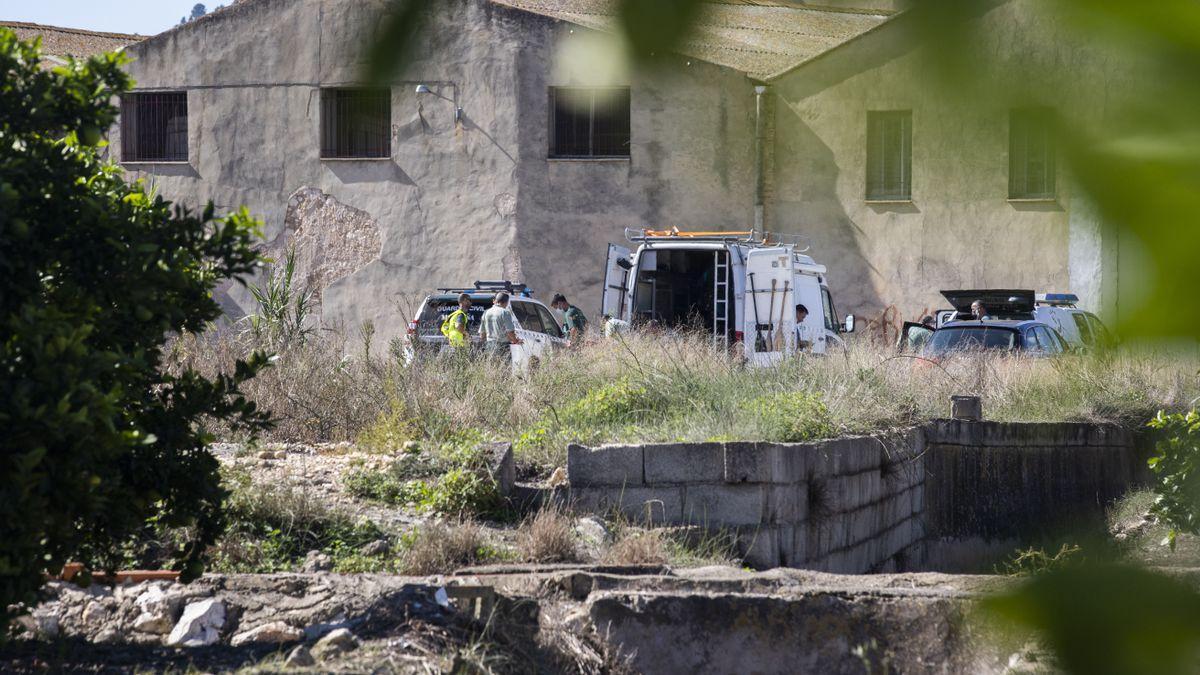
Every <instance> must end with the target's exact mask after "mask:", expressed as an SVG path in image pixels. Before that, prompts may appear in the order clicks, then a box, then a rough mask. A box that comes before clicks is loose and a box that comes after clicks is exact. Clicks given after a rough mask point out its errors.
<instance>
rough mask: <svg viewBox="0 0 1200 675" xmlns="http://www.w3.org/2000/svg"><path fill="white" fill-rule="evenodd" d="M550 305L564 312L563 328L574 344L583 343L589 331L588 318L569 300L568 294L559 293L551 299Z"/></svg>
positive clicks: (568, 338)
mask: <svg viewBox="0 0 1200 675" xmlns="http://www.w3.org/2000/svg"><path fill="white" fill-rule="evenodd" d="M550 306H551V307H553V308H554V309H557V310H558V311H560V312H562V313H563V330H564V331H566V333H567V334H566V338H567V340H568V341H570V343H571V344H572V345H578V344H583V334H584V333H586V332H587V325H588V318H587V315H585V314H584V313H583V310H581V309H579V308H578V307H576V306H575V305H572V304H571V303H569V302H567V296H565V295H563V294H562V293H558V294H556V295H555V296H554V299H553V300H551V301H550Z"/></svg>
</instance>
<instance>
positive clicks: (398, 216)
mask: <svg viewBox="0 0 1200 675" xmlns="http://www.w3.org/2000/svg"><path fill="white" fill-rule="evenodd" d="M384 4H385V3H382V2H380V1H378V0H248V1H246V2H242V3H239V4H237V5H234V6H232V7H230V8H227V9H225V10H223V11H219V12H216V13H214V14H212V15H210V16H207V17H204V18H201V19H199V20H197V21H194V22H192V23H189V24H187V25H185V26H181V27H179V28H176V29H173V30H171V31H168V32H166V33H163V34H161V35H158V36H156V37H154V38H151V39H149V40H147V41H145V42H144V43H142V44H139V45H137V46H136V47H134V48H132V49H131V50H130V53H131V55H132V56H133V57H134V61H133V63H132V64H131V65H130V71H131V73H132V75H133V76H134V78H135V79H136V81H137V95H135V96H133V97H129V98H128V99H127V100H126V102H125V111H124V115H123V121H122V127H123V128H120V129H114V130H113V133H112V136H111V141H112V145H113V147H114V148H115V149H116V152H117V154H118V157H119V159H120V161H121V162H122V164H123V165H124V166H125V167H126V169H127V170H128V171H129V172H130V173H131V174H132V175H133V176H135V177H138V178H144V179H146V180H147V181H148V182H150V183H152V184H153V185H154V186H155V187H156V188H157V189H158V190H159V191H160V192H161V193H162V194H164V195H165V196H167V197H169V198H171V199H174V200H176V201H179V202H182V203H185V204H200V203H203V202H204V201H207V200H213V201H214V202H215V203H216V204H217V205H218V206H220V207H222V208H227V209H228V208H235V207H237V206H240V205H243V204H244V205H246V206H248V207H249V208H250V210H251V211H252V212H253V213H255V214H256V215H258V216H259V217H261V218H263V219H264V221H265V233H264V235H265V240H266V242H267V245H268V247H269V248H270V249H271V250H273V251H277V252H278V251H282V250H284V249H285V248H287V247H290V246H292V245H294V246H296V248H297V257H298V258H299V259H300V261H301V267H302V272H303V273H304V274H305V275H306V276H307V277H308V278H309V279H310V280H311V281H312V283H313V284H314V286H315V288H316V290H317V292H318V293H319V301H320V303H321V306H322V310H323V320H324V322H325V324H326V325H334V326H337V325H341V326H342V327H344V328H346V329H353V328H355V327H356V326H357V325H358V324H359V323H360V322H361V321H364V320H371V321H373V322H374V323H375V325H376V327H377V329H378V334H379V335H380V336H381V337H388V336H392V335H396V334H397V333H400V332H402V331H403V327H404V324H405V322H406V321H407V319H408V318H410V317H409V316H406V314H407V312H410V311H411V310H412V305H413V304H415V303H413V302H411V301H412V299H413V296H415V295H416V294H417V293H419V292H421V291H423V290H426V289H428V288H430V287H433V286H436V285H451V284H464V283H470V282H471V281H473V280H475V279H480V278H510V279H520V280H524V281H527V282H528V283H530V284H531V285H532V286H533V287H534V288H535V289H537V290H538V291H539V292H541V293H548V292H551V291H560V290H561V291H564V292H566V293H567V294H568V295H569V296H572V297H573V298H574V299H576V301H577V302H578V303H579V304H580V305H582V306H583V307H584V308H585V309H587V310H589V311H594V310H595V309H596V305H598V301H599V286H600V282H601V271H602V270H601V268H602V267H603V255H604V251H605V247H606V244H607V243H608V242H610V241H612V242H616V241H622V240H623V229H624V228H625V227H633V226H645V225H654V226H658V225H678V226H680V227H684V228H687V227H692V228H696V227H713V226H719V227H725V228H733V227H736V228H745V227H747V226H748V225H749V224H750V223H751V221H752V219H753V214H754V202H755V183H756V180H755V151H754V147H755V144H754V135H755V112H756V101H755V91H754V85H755V81H756V80H757V79H759V78H762V77H765V76H766V75H767V74H768V73H770V72H774V71H780V70H784V69H786V68H788V67H790V66H792V65H795V64H797V63H800V62H802V61H803V60H805V59H807V58H810V57H812V56H813V55H815V54H818V53H820V52H822V51H825V50H827V49H828V48H829V47H831V46H834V45H836V44H839V43H840V42H842V41H844V40H846V39H849V38H851V37H853V36H855V35H858V34H860V33H862V32H863V31H865V30H868V29H869V28H871V27H874V26H876V25H878V24H879V23H881V22H882V21H884V20H885V19H886V17H887V14H886V13H884V12H865V13H864V12H859V11H835V10H811V9H803V8H795V7H787V6H782V5H778V6H773V5H770V4H769V3H762V4H755V5H752V4H749V3H740V2H729V3H714V4H713V5H712V10H713V12H712V14H710V16H709V18H708V19H706V21H705V22H704V24H703V25H702V29H701V32H700V33H699V34H698V35H697V36H696V37H695V38H693V40H692V42H691V43H689V44H688V45H686V46H685V47H684V48H683V49H682V50H681V51H682V52H683V53H682V54H681V55H678V56H675V55H672V56H664V57H662V59H661V63H660V64H659V67H658V68H655V69H652V70H644V71H643V70H639V71H637V72H631V71H624V70H620V69H617V70H615V71H613V70H612V69H607V68H605V67H603V62H605V60H604V59H601V58H597V57H595V56H594V53H593V52H592V51H591V50H593V48H598V49H601V50H603V49H605V48H606V47H605V46H604V45H603V44H600V45H599V47H597V44H599V43H598V41H597V40H596V39H595V36H596V35H597V33H596V32H595V31H593V30H588V28H589V27H590V28H593V29H601V28H604V27H607V26H610V25H612V21H613V19H612V17H611V16H610V12H609V11H608V10H607V9H605V6H606V3H603V2H596V1H594V0H570V1H568V0H554V1H552V2H547V1H545V0H447V1H446V2H439V3H435V5H434V6H435V8H436V9H435V11H433V13H432V16H431V18H430V21H429V22H428V23H427V24H426V25H425V27H424V29H423V30H422V32H421V36H420V38H419V40H418V41H417V44H416V46H415V49H414V50H413V52H412V54H411V55H410V57H409V58H408V59H407V61H406V63H405V67H404V73H403V75H402V79H400V80H397V81H394V82H392V86H391V87H390V90H388V91H387V92H386V94H385V96H384V100H383V102H382V104H381V105H380V106H379V108H378V110H380V111H382V112H380V113H379V115H380V116H382V117H383V118H384V119H385V124H384V125H383V126H384V128H385V129H386V131H384V132H382V134H383V136H385V137H384V138H382V139H381V138H379V136H380V134H379V133H376V134H375V136H374V137H372V138H367V135H369V134H366V135H364V133H360V132H361V130H354V129H342V131H343V132H348V133H351V134H359V135H360V136H362V137H361V138H358V139H349V141H348V139H347V138H341V139H338V138H325V139H324V140H325V141H330V142H332V143H333V145H335V146H336V145H337V142H338V141H339V140H340V141H342V142H343V145H346V146H347V147H332V146H330V147H322V146H323V145H328V143H323V132H322V124H323V123H327V124H334V125H337V124H338V122H336V121H334V120H332V119H331V118H332V117H334V116H335V115H336V114H337V112H338V108H337V107H336V106H337V105H338V104H337V103H336V97H337V96H339V95H342V94H338V93H337V92H339V91H341V92H347V93H346V94H344V95H345V96H347V97H352V96H353V92H354V91H355V89H354V88H355V87H358V86H359V85H360V84H361V82H362V80H361V77H362V75H361V71H362V66H363V65H364V56H363V54H364V52H365V50H366V47H367V46H368V45H369V43H370V41H371V40H372V38H373V37H374V34H373V30H374V29H375V27H376V26H377V24H378V21H379V10H380V9H381V8H382V7H383V6H384ZM572 54H574V56H572ZM701 56H703V57H705V58H700V57H701ZM597 65H601V66H602V67H596V66H597ZM605 70H608V71H609V72H603V71H605ZM418 85H424V86H423V87H421V91H422V92H425V91H426V90H427V91H428V93H418V91H417V90H418ZM598 94H599V95H598ZM556 96H560V97H564V98H566V97H569V96H580V97H584V98H585V99H587V97H594V99H588V100H586V102H585V104H584V105H583V106H582V110H583V112H582V113H580V112H579V111H578V110H575V111H572V110H569V109H567V108H566V107H565V106H561V105H559V106H556V105H554V103H553V101H554V97H556ZM135 106H141V107H138V108H135ZM606 107H608V108H611V109H610V110H604V109H605V108H606ZM577 108H578V106H577ZM612 109H615V110H612ZM355 114H358V113H355ZM556 116H557V119H558V123H557V124H555V119H556ZM347 117H349V116H347ZM563 117H568V118H569V119H565V120H564V119H563ZM354 124H357V122H352V123H351V124H350V126H354ZM606 125H607V128H608V133H605V129H604V128H602V127H605V126H606ZM366 126H370V123H368V124H366ZM327 131H328V130H327ZM333 135H334V136H336V133H335V134H333ZM360 141H361V142H362V143H365V144H366V146H372V147H366V146H363V147H350V146H353V145H354V144H355V143H358V142H360ZM605 144H607V147H603V146H605ZM369 155H373V156H369ZM231 292H232V293H234V295H233V296H232V297H229V298H227V301H228V302H227V306H228V307H229V308H230V310H231V311H232V312H234V313H236V312H237V311H238V309H237V305H239V304H241V305H243V306H245V305H246V303H247V298H245V297H241V296H238V295H236V293H237V292H238V289H236V288H234V289H232V290H231ZM406 302H407V304H408V305H409V306H408V307H405V304H406Z"/></svg>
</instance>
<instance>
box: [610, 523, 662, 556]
mask: <svg viewBox="0 0 1200 675" xmlns="http://www.w3.org/2000/svg"><path fill="white" fill-rule="evenodd" d="M669 558H670V541H669V540H668V539H667V537H666V535H665V534H664V533H663V531H662V530H639V529H635V528H631V527H626V528H622V531H621V534H620V535H619V536H618V537H617V540H616V541H614V542H613V545H612V546H611V547H610V548H609V549H608V551H606V552H605V554H604V562H606V563H608V564H610V565H662V564H666V562H667V560H668V559H669Z"/></svg>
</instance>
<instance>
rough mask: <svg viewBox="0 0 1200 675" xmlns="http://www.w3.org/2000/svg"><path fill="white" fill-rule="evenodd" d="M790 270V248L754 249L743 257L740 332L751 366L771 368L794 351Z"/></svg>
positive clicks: (792, 291)
mask: <svg viewBox="0 0 1200 675" xmlns="http://www.w3.org/2000/svg"><path fill="white" fill-rule="evenodd" d="M792 267H793V261H792V247H791V246H774V247H770V248H756V249H751V250H750V251H749V252H748V253H747V254H746V285H745V289H746V294H745V298H746V299H745V304H744V306H743V308H742V332H743V334H744V336H745V337H744V339H743V344H744V345H745V349H746V360H747V361H748V362H749V363H750V364H751V365H756V366H764V365H770V364H772V363H775V362H776V361H778V360H779V359H780V358H782V357H783V355H784V354H785V353H789V352H791V351H793V350H794V349H795V335H794V331H795V324H796V312H795V302H794V301H793V298H794V297H795V294H794V289H793V288H792V284H793V283H794V278H793V272H792ZM789 307H790V308H792V309H791V311H788V308H789Z"/></svg>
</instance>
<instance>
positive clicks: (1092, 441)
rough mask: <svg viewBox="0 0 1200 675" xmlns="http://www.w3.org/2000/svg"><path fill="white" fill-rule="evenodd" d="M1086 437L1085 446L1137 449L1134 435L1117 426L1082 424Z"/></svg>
mask: <svg viewBox="0 0 1200 675" xmlns="http://www.w3.org/2000/svg"><path fill="white" fill-rule="evenodd" d="M1079 426H1080V427H1083V428H1084V430H1085V432H1086V435H1085V436H1084V439H1083V444H1086V445H1089V446H1094V447H1121V448H1131V449H1132V448H1133V447H1135V439H1134V437H1133V433H1132V432H1130V431H1129V430H1128V429H1122V428H1121V427H1119V426H1117V425H1115V424H1081V425H1079Z"/></svg>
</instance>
